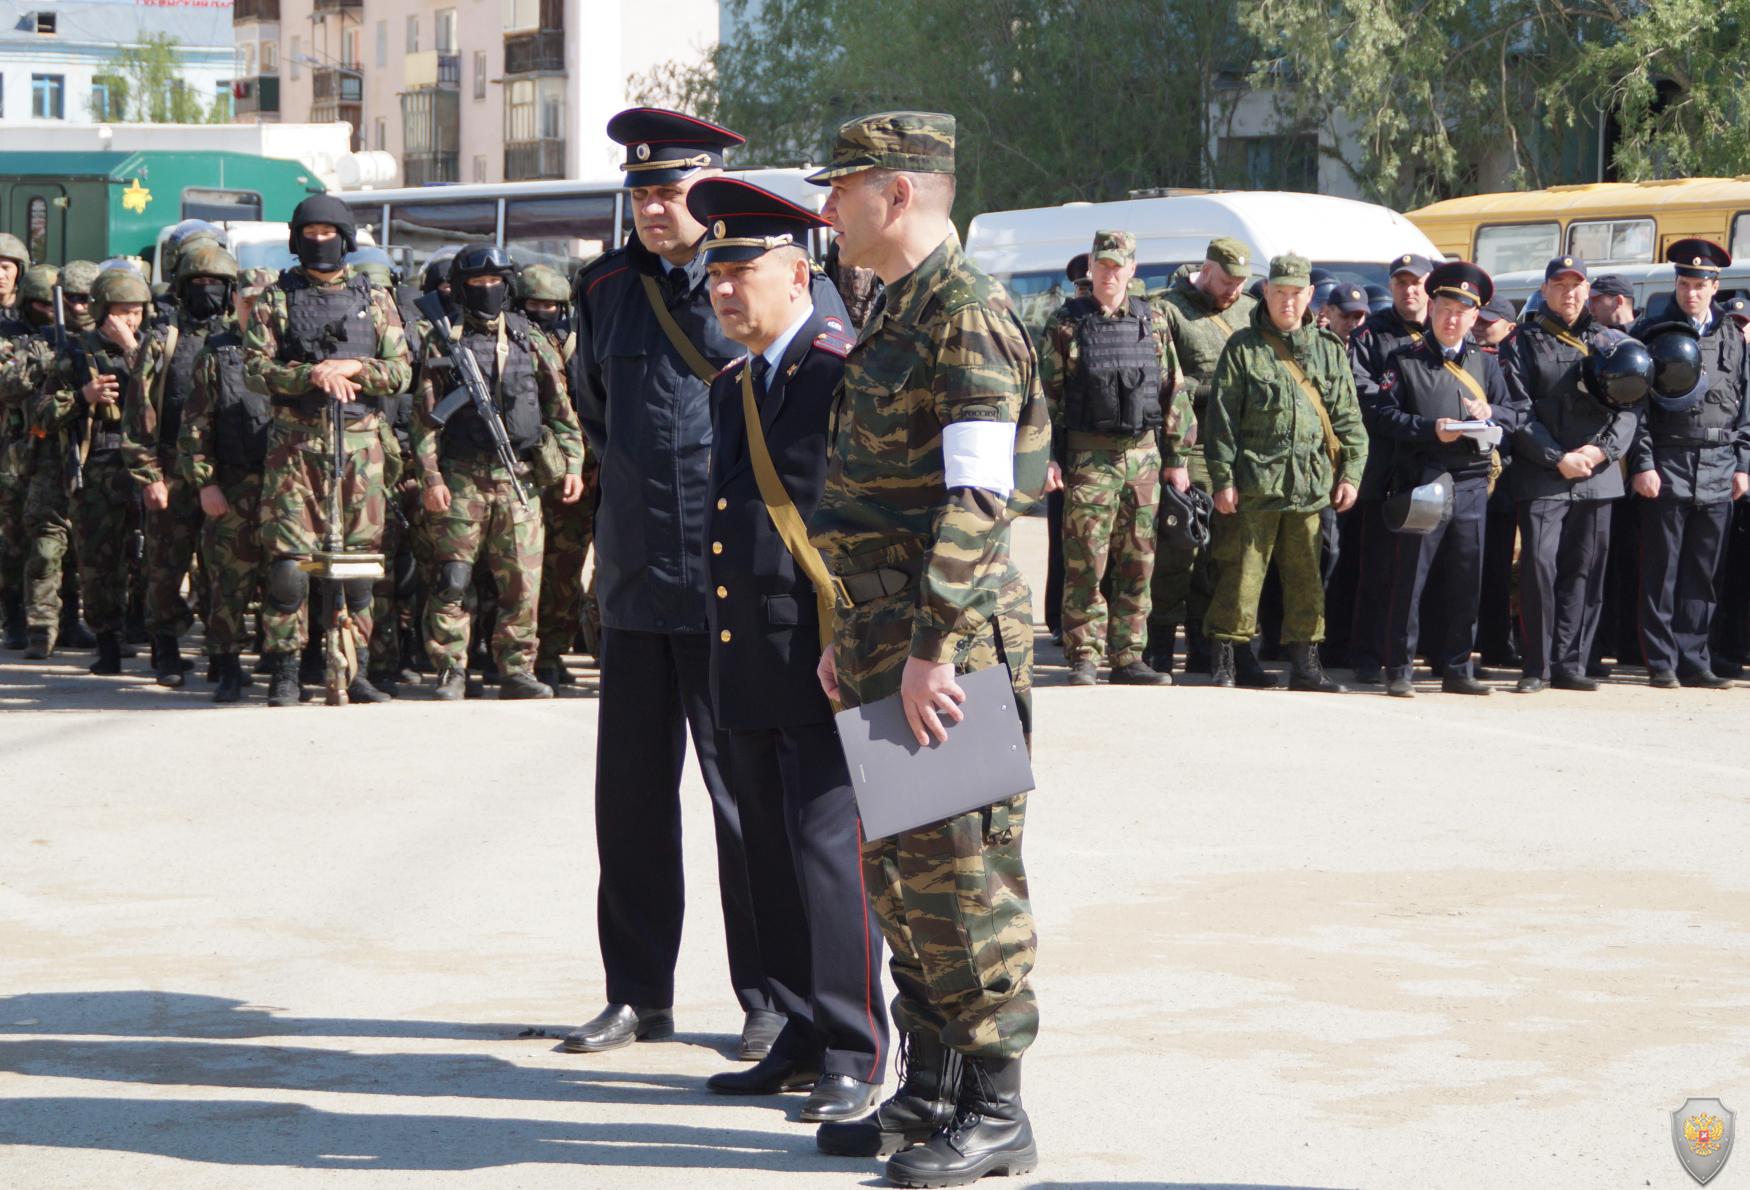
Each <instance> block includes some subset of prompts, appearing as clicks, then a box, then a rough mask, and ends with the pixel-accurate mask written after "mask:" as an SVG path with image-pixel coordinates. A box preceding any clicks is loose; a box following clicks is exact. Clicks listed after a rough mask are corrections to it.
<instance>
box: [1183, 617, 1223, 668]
mask: <svg viewBox="0 0 1750 1190" xmlns="http://www.w3.org/2000/svg"><path fill="white" fill-rule="evenodd" d="M1215 654H1216V642H1215V641H1212V640H1210V639H1209V638H1208V637H1207V636H1204V635H1203V625H1202V624H1199V623H1197V622H1196V621H1195V620H1186V621H1185V672H1186V673H1188V674H1206V673H1213V672H1215Z"/></svg>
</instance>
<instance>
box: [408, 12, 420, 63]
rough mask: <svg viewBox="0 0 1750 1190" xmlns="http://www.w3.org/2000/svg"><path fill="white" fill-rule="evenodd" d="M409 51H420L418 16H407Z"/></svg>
mask: <svg viewBox="0 0 1750 1190" xmlns="http://www.w3.org/2000/svg"><path fill="white" fill-rule="evenodd" d="M407 52H408V53H410V54H417V53H418V52H419V18H418V17H417V16H410V17H408V18H407Z"/></svg>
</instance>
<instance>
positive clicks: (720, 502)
mask: <svg viewBox="0 0 1750 1190" xmlns="http://www.w3.org/2000/svg"><path fill="white" fill-rule="evenodd" d="M728 507H729V501H727V500H725V499H723V498H722V497H721V496H719V497H718V498H717V511H718V512H722V511H723V510H724V509H725V508H728Z"/></svg>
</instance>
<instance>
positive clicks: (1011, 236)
mask: <svg viewBox="0 0 1750 1190" xmlns="http://www.w3.org/2000/svg"><path fill="white" fill-rule="evenodd" d="M1102 228H1112V229H1117V230H1122V231H1129V232H1132V233H1134V234H1135V236H1136V260H1137V270H1136V275H1137V277H1138V278H1139V279H1141V281H1142V282H1143V284H1144V286H1145V287H1146V288H1148V289H1150V290H1155V289H1161V288H1164V287H1165V286H1166V284H1167V282H1168V281H1169V280H1170V279H1171V278H1172V275H1173V273H1174V272H1175V271H1176V270H1177V269H1178V267H1179V266H1180V265H1182V264H1189V263H1193V262H1200V261H1202V260H1203V253H1204V250H1205V249H1206V248H1208V246H1209V241H1210V240H1213V239H1215V238H1216V237H1217V236H1232V237H1233V238H1234V239H1236V240H1239V241H1241V242H1242V243H1244V244H1246V245H1247V246H1248V247H1250V248H1251V250H1252V271H1253V272H1255V273H1257V274H1258V275H1259V276H1263V275H1264V274H1265V273H1266V272H1267V271H1268V270H1269V265H1270V258H1271V257H1272V256H1279V255H1281V254H1282V253H1284V252H1298V253H1300V254H1301V255H1302V256H1305V257H1306V258H1307V259H1309V260H1311V261H1312V263H1313V266H1314V267H1315V268H1322V269H1325V270H1326V271H1328V272H1330V273H1331V274H1333V275H1334V276H1335V277H1337V278H1338V279H1339V280H1341V281H1347V282H1350V283H1352V284H1356V285H1365V284H1368V283H1374V284H1379V285H1384V284H1385V283H1386V279H1387V274H1386V264H1387V262H1388V261H1390V260H1391V259H1392V258H1393V257H1396V256H1399V255H1401V254H1403V253H1405V252H1415V253H1419V254H1421V255H1423V256H1426V257H1428V258H1429V259H1430V260H1435V261H1438V260H1441V259H1443V257H1442V256H1441V255H1440V253H1439V252H1438V251H1436V250H1435V248H1434V244H1433V242H1432V241H1430V240H1429V239H1428V237H1427V236H1425V235H1423V234H1422V232H1421V231H1420V230H1418V229H1417V227H1416V225H1415V224H1413V223H1411V222H1410V221H1409V220H1408V219H1406V218H1404V217H1403V216H1402V215H1400V214H1398V213H1397V212H1396V211H1393V210H1390V209H1389V208H1387V207H1381V206H1375V205H1374V204H1372V203H1365V202H1356V201H1354V200H1353V199H1347V198H1333V197H1331V196H1330V195H1325V194H1296V193H1292V192H1286V191H1262V190H1224V191H1211V192H1209V193H1205V194H1176V195H1172V196H1169V197H1165V198H1133V199H1125V200H1123V201H1120V202H1101V203H1086V202H1072V203H1065V204H1063V205H1062V206H1060V207H1036V208H1034V209H1032V210H1025V211H992V212H990V213H989V214H985V215H978V216H976V217H974V218H973V220H972V226H971V227H970V228H968V229H967V235H966V253H967V255H968V256H970V257H971V258H972V260H973V263H975V264H977V265H978V267H979V268H981V269H983V270H984V271H985V272H987V273H989V274H991V275H992V276H993V277H995V278H996V279H997V280H999V281H1001V282H1002V283H1003V285H1004V286H1005V287H1007V289H1008V290H1009V293H1010V294H1011V295H1012V296H1013V297H1014V298H1015V300H1016V301H1017V302H1025V300H1026V299H1027V298H1029V297H1032V296H1033V295H1035V294H1042V293H1045V292H1048V291H1050V290H1051V289H1053V288H1054V287H1056V288H1059V289H1067V288H1068V282H1067V281H1066V280H1065V278H1064V272H1063V270H1064V266H1065V265H1067V264H1068V263H1069V261H1070V259H1071V258H1072V257H1074V256H1076V255H1078V254H1079V253H1082V252H1086V251H1087V250H1088V248H1089V246H1090V245H1091V244H1092V243H1093V240H1094V233H1095V232H1096V231H1099V230H1101V229H1102Z"/></svg>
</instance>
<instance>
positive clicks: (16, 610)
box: [0, 232, 54, 649]
mask: <svg viewBox="0 0 1750 1190" xmlns="http://www.w3.org/2000/svg"><path fill="white" fill-rule="evenodd" d="M5 265H11V266H12V269H11V272H12V285H13V288H12V301H11V302H10V303H8V304H5V305H0V371H4V370H5V369H6V368H7V367H8V364H9V362H10V360H11V359H12V358H13V356H14V355H15V353H16V352H17V350H18V349H19V347H20V346H21V345H22V344H23V343H24V342H25V341H26V340H28V339H29V338H30V337H31V335H32V334H33V333H34V332H35V330H36V328H35V327H33V326H32V323H31V318H30V315H29V297H30V295H29V294H28V293H27V292H26V289H27V285H26V278H27V275H28V273H29V270H30V267H31V264H30V252H29V250H28V249H26V248H25V246H24V243H23V241H21V240H20V239H19V238H18V237H17V236H14V235H10V234H8V233H5V232H0V267H3V266H5ZM49 276H50V280H49V285H50V286H51V287H52V286H53V285H54V281H53V270H52V269H51V270H50V271H49ZM24 423H25V419H24V409H23V406H22V403H21V402H20V401H18V400H16V399H9V398H7V397H5V396H4V394H3V393H0V613H3V617H4V626H5V635H6V641H5V643H6V647H7V648H12V649H22V648H24V647H25V614H24V564H25V543H26V541H27V534H26V532H25V528H24V505H25V500H26V495H27V492H28V490H29V485H30V475H29V470H28V464H29V459H30V442H29V435H28V434H27V432H26V429H25V424H24Z"/></svg>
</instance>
